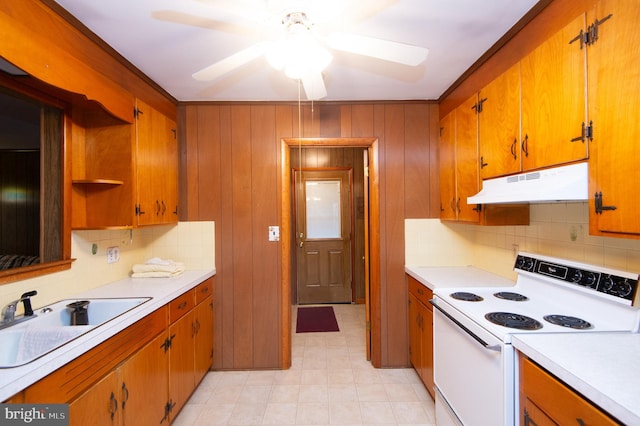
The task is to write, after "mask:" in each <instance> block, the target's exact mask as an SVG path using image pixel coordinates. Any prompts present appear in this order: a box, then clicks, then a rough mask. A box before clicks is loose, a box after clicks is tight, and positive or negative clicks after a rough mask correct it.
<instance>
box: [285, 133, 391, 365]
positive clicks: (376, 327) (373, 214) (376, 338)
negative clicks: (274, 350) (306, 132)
mask: <svg viewBox="0 0 640 426" xmlns="http://www.w3.org/2000/svg"><path fill="white" fill-rule="evenodd" d="M378 145H379V144H378V138H375V137H370V138H283V139H281V141H280V182H279V186H280V194H281V199H280V254H281V282H280V289H281V299H280V309H281V312H280V321H281V357H280V359H281V367H282V368H283V369H287V368H289V367H291V282H292V280H291V267H292V259H291V256H292V245H293V243H292V231H291V230H292V225H293V224H292V218H291V200H292V189H291V186H292V185H291V162H290V148H292V147H303V146H305V147H309V146H317V147H323V148H367V151H368V160H369V161H368V163H369V164H368V166H367V170H368V175H369V179H368V183H369V184H368V191H369V230H368V232H365V244H366V241H367V240H366V237H367V236H368V242H369V268H368V271H365V274H366V273H367V272H368V273H369V288H368V291H366V287H365V299H366V308H365V309H366V311H367V321H368V324H367V328H368V330H369V333H370V336H371V340H370V346H371V363H372V365H373V366H374V367H380V366H381V347H382V345H381V307H380V189H379V186H380V174H379V156H378V150H379V147H378ZM365 250H366V248H365Z"/></svg>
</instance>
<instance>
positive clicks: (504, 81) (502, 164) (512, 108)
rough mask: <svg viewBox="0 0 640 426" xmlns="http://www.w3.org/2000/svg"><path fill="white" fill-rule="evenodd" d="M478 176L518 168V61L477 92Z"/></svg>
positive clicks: (515, 170)
mask: <svg viewBox="0 0 640 426" xmlns="http://www.w3.org/2000/svg"><path fill="white" fill-rule="evenodd" d="M479 97H480V100H479V102H480V105H481V106H482V107H481V110H480V112H479V113H478V120H479V124H478V132H479V146H480V176H481V177H482V179H489V178H493V177H496V176H503V175H508V174H513V173H517V172H519V171H520V143H519V141H520V63H518V64H516V65H514V66H513V67H511V68H510V69H509V70H507V71H506V72H505V73H504V74H502V75H501V76H499V77H498V78H496V79H495V80H494V81H492V82H491V83H489V84H488V85H487V86H485V87H484V88H483V89H482V90H481V91H480V95H479Z"/></svg>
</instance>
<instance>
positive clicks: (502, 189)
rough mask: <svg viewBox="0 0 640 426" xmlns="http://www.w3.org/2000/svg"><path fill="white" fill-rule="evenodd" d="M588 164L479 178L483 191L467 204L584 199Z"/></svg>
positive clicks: (587, 184) (587, 191)
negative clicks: (485, 178) (482, 179)
mask: <svg viewBox="0 0 640 426" xmlns="http://www.w3.org/2000/svg"><path fill="white" fill-rule="evenodd" d="M588 194H589V168H588V163H586V162H584V163H577V164H571V165H568V166H560V167H554V168H551V169H544V170H538V171H535V172H529V173H522V174H519V175H513V176H504V177H499V178H495V179H487V180H484V181H482V190H481V191H480V192H478V193H477V194H476V195H474V196H472V197H468V198H467V203H468V204H504V203H527V202H528V203H550V202H557V201H586V200H587V199H588V198H589V196H588Z"/></svg>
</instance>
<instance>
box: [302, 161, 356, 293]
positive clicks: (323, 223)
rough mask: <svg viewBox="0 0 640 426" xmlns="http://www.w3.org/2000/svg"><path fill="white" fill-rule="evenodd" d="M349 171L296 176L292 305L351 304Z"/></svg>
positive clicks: (324, 171) (316, 171) (314, 171)
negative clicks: (295, 302) (294, 298)
mask: <svg viewBox="0 0 640 426" xmlns="http://www.w3.org/2000/svg"><path fill="white" fill-rule="evenodd" d="M351 182H352V177H351V170H313V171H308V170H297V171H296V172H295V187H296V243H297V278H298V280H297V281H298V303H299V304H312V303H351V301H352V292H351V282H352V280H351V277H352V273H351V271H352V269H351V265H352V255H351V253H352V247H351V241H352V239H351V233H352V220H351V218H352V208H351V205H352V202H351V193H352V191H351V185H352V183H351Z"/></svg>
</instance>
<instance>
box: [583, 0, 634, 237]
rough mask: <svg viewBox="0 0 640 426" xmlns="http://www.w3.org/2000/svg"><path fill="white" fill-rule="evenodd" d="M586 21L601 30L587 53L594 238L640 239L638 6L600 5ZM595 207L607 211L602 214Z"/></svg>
mask: <svg viewBox="0 0 640 426" xmlns="http://www.w3.org/2000/svg"><path fill="white" fill-rule="evenodd" d="M588 22H589V25H590V26H592V27H591V28H596V29H597V33H596V34H597V39H596V40H595V41H594V42H592V43H590V44H589V45H588V46H587V48H586V50H587V54H588V63H589V68H588V69H589V87H588V90H589V116H590V117H589V118H590V120H593V127H594V132H593V142H592V144H591V158H590V161H589V173H590V191H589V192H590V194H589V195H590V200H589V224H590V233H591V234H595V235H607V236H624V235H626V236H629V237H633V238H638V237H639V236H640V221H638V209H637V205H638V201H637V197H638V195H637V192H638V189H637V186H638V182H640V168H639V167H638V164H637V158H638V136H639V135H640V121H639V120H638V117H639V116H640V56H639V55H638V49H637V44H638V40H640V28H639V27H638V22H640V3H639V2H637V1H627V2H621V1H613V0H601V1H600V2H598V3H597V5H596V7H595V10H593V11H591V12H590V13H589V20H588ZM596 194H597V195H598V199H599V200H596V199H595V195H596ZM596 201H597V202H596ZM596 204H598V205H602V207H603V208H602V209H600V210H598V211H599V212H598V211H596ZM614 208H615V209H614Z"/></svg>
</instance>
